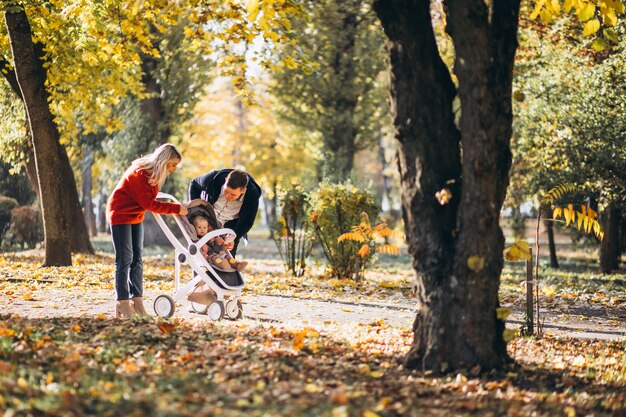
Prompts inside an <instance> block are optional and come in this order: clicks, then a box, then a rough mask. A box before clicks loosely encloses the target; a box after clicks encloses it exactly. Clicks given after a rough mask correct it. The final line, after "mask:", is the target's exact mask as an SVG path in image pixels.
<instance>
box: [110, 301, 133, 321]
mask: <svg viewBox="0 0 626 417" xmlns="http://www.w3.org/2000/svg"><path fill="white" fill-rule="evenodd" d="M134 315H135V312H134V311H133V308H132V306H131V305H130V300H120V301H118V302H117V303H116V304H115V318H117V319H129V318H131V317H133V316H134Z"/></svg>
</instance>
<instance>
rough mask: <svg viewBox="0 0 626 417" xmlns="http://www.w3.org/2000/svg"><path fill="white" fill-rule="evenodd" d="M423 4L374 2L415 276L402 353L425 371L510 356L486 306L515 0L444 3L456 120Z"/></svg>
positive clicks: (494, 281)
mask: <svg viewBox="0 0 626 417" xmlns="http://www.w3.org/2000/svg"><path fill="white" fill-rule="evenodd" d="M429 6H430V5H429V2H428V1H427V0H395V1H394V0H376V1H375V3H374V7H375V10H376V12H377V14H378V16H379V17H380V19H381V22H382V25H383V28H384V29H385V32H386V34H387V36H388V38H389V41H390V43H389V51H390V65H391V71H392V85H391V98H392V111H393V115H394V125H395V128H396V132H395V136H396V138H397V139H398V141H399V142H400V147H399V161H398V163H399V170H400V175H401V185H402V207H403V216H404V221H405V227H406V233H407V237H408V241H409V252H410V254H411V255H412V257H413V265H414V267H415V269H416V272H417V276H418V281H417V288H418V290H417V298H418V301H419V305H420V311H419V312H418V315H417V317H416V319H415V323H414V326H413V329H414V340H413V345H412V347H411V349H410V351H409V353H408V355H407V357H406V364H407V366H408V367H411V368H418V369H423V370H432V371H434V372H441V371H449V370H455V369H462V368H465V369H469V368H474V367H480V368H481V369H483V370H485V369H493V368H498V367H500V366H502V365H503V363H504V362H506V361H508V360H509V357H508V355H507V352H506V346H505V343H504V340H503V336H502V334H503V331H504V323H503V322H502V321H501V320H499V319H498V318H497V316H496V309H497V308H498V306H499V304H498V289H499V283H500V272H501V270H502V266H503V258H502V249H503V247H504V237H503V234H502V231H501V230H500V227H499V216H500V209H501V207H502V202H503V200H504V196H505V192H506V186H507V183H508V170H509V167H510V164H511V153H510V147H509V143H510V137H511V124H512V112H511V84H512V70H513V57H514V53H515V48H516V46H517V41H516V31H517V13H518V9H519V3H518V2H517V1H515V0H502V1H499V2H495V3H494V5H493V10H492V11H491V16H490V11H489V10H488V9H487V5H486V4H485V3H484V2H482V1H480V0H451V1H448V2H446V3H445V6H446V16H447V18H448V26H447V31H448V32H449V33H450V35H451V36H452V39H453V41H454V44H455V50H456V53H457V56H456V63H455V72H456V75H457V78H458V81H459V98H460V100H461V112H462V115H461V120H460V132H459V130H458V129H457V128H456V125H455V121H454V113H453V110H452V109H453V106H452V101H453V99H454V97H455V93H456V91H455V87H454V84H453V83H452V80H451V76H450V74H449V72H448V70H447V68H446V66H445V64H444V63H443V62H442V60H441V57H440V55H439V52H438V49H437V44H436V41H435V35H434V32H433V28H432V23H431V17H430V8H429ZM461 147H462V150H463V151H462V155H463V156H462V158H463V159H462V162H461ZM461 174H462V178H463V184H462V186H461ZM443 188H448V189H449V191H450V192H451V194H452V199H451V200H450V201H449V202H447V203H446V202H445V201H443V202H442V203H439V202H438V201H437V199H436V198H435V195H436V193H437V192H438V191H439V190H442V189H443Z"/></svg>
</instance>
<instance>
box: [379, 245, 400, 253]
mask: <svg viewBox="0 0 626 417" xmlns="http://www.w3.org/2000/svg"><path fill="white" fill-rule="evenodd" d="M376 250H377V252H380V253H384V254H386V255H400V248H399V247H397V246H396V245H382V246H379V247H378V248H377V249H376Z"/></svg>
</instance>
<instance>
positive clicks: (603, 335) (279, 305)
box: [2, 286, 626, 340]
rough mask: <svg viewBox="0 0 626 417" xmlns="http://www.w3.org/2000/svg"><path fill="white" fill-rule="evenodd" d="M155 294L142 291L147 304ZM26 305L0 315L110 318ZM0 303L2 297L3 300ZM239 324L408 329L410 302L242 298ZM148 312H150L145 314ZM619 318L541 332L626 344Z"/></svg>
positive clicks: (83, 297) (584, 313) (552, 321)
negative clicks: (382, 324)
mask: <svg viewBox="0 0 626 417" xmlns="http://www.w3.org/2000/svg"><path fill="white" fill-rule="evenodd" d="M157 295H159V294H158V293H155V292H150V291H148V292H147V293H146V298H147V300H148V301H149V302H151V301H152V300H153V299H154V298H155V297H156V296H157ZM30 296H31V297H32V299H31V300H24V299H23V297H21V296H19V295H17V296H14V297H11V298H9V299H8V300H2V304H3V306H2V313H17V314H19V315H22V316H27V317H33V318H35V317H55V316H96V315H98V314H106V315H108V316H112V314H113V301H112V300H113V299H114V294H113V293H112V291H109V290H100V289H90V288H86V289H80V290H78V289H64V288H54V287H47V286H46V287H43V286H42V287H41V288H40V289H39V290H36V291H31V292H30ZM3 298H4V297H3ZM244 311H245V318H246V319H247V320H251V321H263V322H268V323H280V324H285V325H293V326H301V325H302V326H312V327H321V326H324V325H325V324H331V323H333V324H337V325H340V326H342V325H346V326H350V325H354V324H357V323H371V322H374V321H379V320H382V321H384V322H385V323H387V324H389V325H391V326H394V327H405V328H409V329H410V328H411V326H412V324H413V320H414V318H415V314H416V313H415V307H414V303H413V302H412V301H411V300H407V301H406V302H401V303H399V302H394V304H393V305H384V304H382V303H380V304H379V303H374V302H347V301H340V300H328V301H326V300H319V299H307V298H298V297H291V296H281V295H270V294H255V293H248V294H247V295H246V296H245V299H244ZM149 312H150V313H151V314H152V313H153V311H152V309H151V308H149ZM623 313H624V312H617V313H609V312H606V311H605V312H603V311H599V310H598V311H596V310H580V311H576V312H570V313H568V314H563V313H560V312H555V311H549V310H546V311H544V312H542V314H543V317H544V319H545V322H544V332H545V333H552V334H554V335H555V336H559V337H576V338H587V339H604V340H626V324H625V321H624V315H623ZM175 316H176V317H184V318H187V319H192V320H209V318H208V317H207V316H206V315H200V314H197V313H191V312H189V311H188V306H187V305H186V303H181V304H178V305H177V311H176V313H175ZM522 323H523V312H522V311H521V309H520V310H517V309H513V312H512V314H511V316H509V319H508V320H507V327H509V328H512V329H519V328H520V327H521V326H522Z"/></svg>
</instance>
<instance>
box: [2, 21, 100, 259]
mask: <svg viewBox="0 0 626 417" xmlns="http://www.w3.org/2000/svg"><path fill="white" fill-rule="evenodd" d="M29 30H30V27H29ZM33 49H34V53H35V63H38V64H39V63H41V60H43V57H44V52H43V45H42V44H41V43H36V44H34V45H33ZM1 62H2V61H0V63H1ZM16 65H17V64H16ZM40 71H41V76H42V77H43V80H44V81H43V82H44V85H45V78H46V73H45V69H44V68H43V66H41V69H40ZM3 73H4V76H5V78H6V80H7V81H8V82H9V84H10V85H11V88H12V89H13V91H14V92H15V94H17V96H18V97H19V98H20V99H21V100H22V102H23V103H24V106H25V108H26V101H25V100H24V96H23V94H22V91H21V89H20V86H19V83H18V81H17V75H16V73H15V71H14V70H12V69H11V68H7V67H6V66H5V67H4V71H3ZM44 95H45V100H46V103H48V99H49V95H48V92H47V91H45V90H44ZM46 106H47V105H46ZM46 109H47V111H48V112H49V108H48V107H46ZM26 112H27V113H28V108H26ZM50 118H52V116H51V115H50ZM53 129H54V131H55V132H56V139H55V142H56V143H55V144H56V148H57V154H58V158H59V159H60V161H61V168H62V169H61V170H60V171H57V172H58V173H59V174H58V175H59V177H60V181H61V183H62V184H63V187H62V188H61V192H62V193H63V194H64V195H63V196H59V198H58V200H59V201H67V202H68V205H67V206H66V208H67V209H66V212H67V213H68V214H66V215H67V216H69V221H68V225H67V227H68V229H67V230H66V234H67V235H69V238H70V250H71V251H72V252H80V253H93V252H94V250H93V247H92V246H91V242H90V241H89V235H88V233H87V228H86V224H85V221H84V219H83V212H82V209H81V206H80V203H79V199H78V192H77V190H76V180H75V179H74V172H73V171H72V166H71V165H70V161H69V158H68V156H67V152H66V151H65V147H63V146H62V145H61V144H60V143H59V140H58V138H59V135H58V131H57V129H56V125H54V126H53ZM31 136H32V135H31ZM30 139H32V137H31V138H29V140H30ZM32 143H33V147H34V142H32ZM35 158H36V157H35V152H34V150H33V149H32V148H31V149H29V156H28V162H27V165H26V172H27V174H28V178H29V180H30V182H31V185H32V187H33V190H35V192H36V194H37V199H38V200H39V202H40V205H41V212H42V214H43V211H44V210H43V202H42V197H41V193H40V190H39V180H38V178H37V167H36V162H35ZM42 217H43V216H42ZM44 228H45V226H44Z"/></svg>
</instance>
